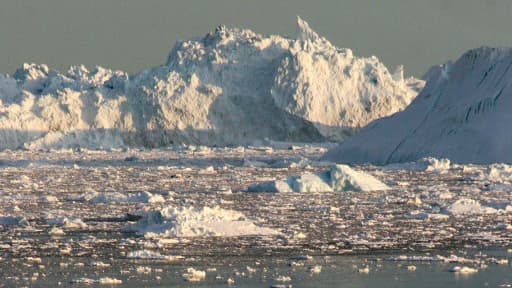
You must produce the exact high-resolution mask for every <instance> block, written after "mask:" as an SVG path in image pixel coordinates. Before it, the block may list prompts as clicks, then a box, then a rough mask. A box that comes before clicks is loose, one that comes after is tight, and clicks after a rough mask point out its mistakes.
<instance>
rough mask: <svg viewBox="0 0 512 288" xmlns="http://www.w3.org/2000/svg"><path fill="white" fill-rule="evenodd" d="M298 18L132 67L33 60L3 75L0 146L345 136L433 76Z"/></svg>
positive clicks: (210, 39) (222, 33)
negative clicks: (281, 30)
mask: <svg viewBox="0 0 512 288" xmlns="http://www.w3.org/2000/svg"><path fill="white" fill-rule="evenodd" d="M297 26H298V29H297V35H296V37H294V38H287V37H283V36H279V35H261V34H257V33H255V32H253V31H250V30H246V29H238V28H226V27H224V26H219V27H218V28H217V29H216V30H215V31H213V32H210V33H208V34H207V35H206V36H205V37H202V38H192V39H188V40H183V41H178V42H177V43H176V44H175V46H174V48H173V49H172V50H171V52H170V54H169V57H168V60H167V62H166V63H165V64H163V65H160V66H157V67H154V68H150V69H147V70H144V71H141V72H139V73H135V74H130V75H129V74H127V73H125V72H122V71H114V70H109V69H105V68H101V67H95V68H94V69H91V70H89V69H87V68H86V67H84V66H73V67H70V68H69V70H68V71H67V72H66V73H60V72H58V71H56V70H52V69H50V68H49V67H48V66H46V65H37V64H23V65H22V67H20V68H19V69H18V70H17V71H16V72H15V73H14V74H13V75H12V76H8V75H6V76H4V75H0V149H18V148H26V149H30V150H39V149H68V148H79V147H80V148H89V149H110V148H124V147H127V146H129V147H140V146H145V147H159V146H166V145H169V144H178V143H195V144H203V145H209V146H213V145H218V146H219V145H235V144H251V143H254V142H255V141H262V140H265V139H269V140H276V141H296V142H320V141H325V140H336V141H340V140H343V139H344V138H346V137H347V136H348V135H351V134H352V133H354V132H355V131H357V130H358V129H359V128H360V127H363V126H364V125H366V124H367V123H368V122H370V121H372V120H375V119H377V118H380V117H383V116H387V115H390V114H392V113H394V112H397V111H400V110H402V109H403V108H405V107H406V106H407V105H408V104H409V103H410V102H411V100H412V99H413V98H414V97H415V96H416V95H417V93H418V92H419V90H420V89H421V88H422V87H423V81H421V80H417V79H412V78H411V79H404V78H403V68H402V67H399V68H398V69H397V72H396V73H393V74H392V73H390V72H389V71H388V69H387V68H386V67H385V66H384V65H383V64H382V63H381V62H380V61H379V60H378V59H377V58H376V57H374V56H372V57H369V58H358V57H355V56H354V55H353V53H352V51H351V50H349V49H341V48H337V47H335V46H334V45H332V44H331V43H330V42H329V41H328V40H327V39H325V38H323V37H321V36H319V35H318V34H317V33H316V32H315V31H313V30H312V29H311V28H310V27H309V25H308V24H307V23H306V22H305V21H304V20H302V19H300V18H299V19H298V24H297Z"/></svg>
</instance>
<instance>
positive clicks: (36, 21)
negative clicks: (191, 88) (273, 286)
mask: <svg viewBox="0 0 512 288" xmlns="http://www.w3.org/2000/svg"><path fill="white" fill-rule="evenodd" d="M297 15H300V16H301V17H302V18H304V19H305V20H307V21H308V22H309V23H310V25H311V27H312V28H313V29H315V30H316V31H317V32H318V33H319V34H321V35H322V36H325V37H326V38H327V39H329V40H330V41H331V42H333V43H334V44H335V45H337V46H339V47H347V48H351V49H353V50H354V54H355V55H359V56H370V55H376V56H377V57H379V58H380V59H381V60H382V61H383V62H384V63H385V64H386V65H387V66H388V67H389V68H390V69H391V70H393V69H394V67H395V66H396V65H398V64H404V65H405V69H406V73H407V74H413V75H415V76H421V75H422V74H423V73H424V72H425V71H426V70H427V69H428V67H430V66H431V65H433V64H440V63H443V62H445V61H446V60H448V59H452V58H456V57H458V56H459V55H460V54H461V53H463V52H464V51H466V50H468V49H471V48H475V47H479V46H482V45H488V46H512V0H316V1H313V0H251V1H248V0H0V73H9V74H12V73H13V72H14V70H15V69H16V68H17V67H19V66H20V65H21V64H22V63H23V62H35V63H45V64H48V65H50V66H51V67H53V68H57V69H61V70H63V69H66V68H67V67H68V66H70V65H74V64H85V65H86V66H88V67H94V66H96V65H101V66H105V67H108V68H114V69H121V70H125V71H128V72H135V71H138V70H140V69H144V68H147V67H151V66H154V65H159V64H162V63H164V62H165V60H166V58H167V54H168V52H169V51H170V49H171V47H172V46H173V44H174V42H175V41H176V40H177V39H183V38H189V37H194V36H202V35H204V34H206V33H207V32H209V31H210V30H213V29H214V28H215V26H217V25H218V24H226V25H227V26H229V27H235V26H236V27H243V28H250V29H253V30H255V31H256V32H259V33H264V34H286V35H294V32H295V21H296V20H295V19H296V16H297Z"/></svg>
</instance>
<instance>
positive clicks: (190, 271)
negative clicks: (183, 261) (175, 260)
mask: <svg viewBox="0 0 512 288" xmlns="http://www.w3.org/2000/svg"><path fill="white" fill-rule="evenodd" d="M182 276H183V278H185V280H187V281H189V282H199V281H203V280H204V279H205V278H206V272H205V271H201V270H196V269H194V268H187V271H186V272H185V273H183V275H182Z"/></svg>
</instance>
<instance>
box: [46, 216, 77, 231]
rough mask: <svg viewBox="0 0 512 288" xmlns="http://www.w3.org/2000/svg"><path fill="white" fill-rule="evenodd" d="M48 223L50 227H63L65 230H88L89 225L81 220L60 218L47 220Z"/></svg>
mask: <svg viewBox="0 0 512 288" xmlns="http://www.w3.org/2000/svg"><path fill="white" fill-rule="evenodd" d="M46 223H48V224H50V225H61V226H62V227H63V228H66V229H86V228H87V224H85V223H84V221H82V219H80V218H73V217H70V218H68V217H58V218H52V219H47V220H46Z"/></svg>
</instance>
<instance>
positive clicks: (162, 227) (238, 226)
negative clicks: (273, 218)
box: [125, 207, 279, 238]
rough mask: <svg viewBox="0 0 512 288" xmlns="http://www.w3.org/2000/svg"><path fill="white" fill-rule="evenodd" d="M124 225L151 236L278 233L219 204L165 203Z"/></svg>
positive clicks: (219, 235) (131, 229)
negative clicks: (189, 204) (186, 205)
mask: <svg viewBox="0 0 512 288" xmlns="http://www.w3.org/2000/svg"><path fill="white" fill-rule="evenodd" d="M125 229H126V230H127V231H135V232H137V233H139V234H143V235H144V236H146V237H155V238H158V237H171V238H172V237H204V236H217V237H237V236H248V235H277V234H279V232H278V231H276V230H274V229H270V228H264V227H259V226H256V225H255V224H254V223H253V222H252V221H250V220H248V219H246V217H245V216H244V215H243V214H242V213H240V212H237V211H233V210H226V209H222V208H219V207H213V208H210V207H201V208H200V207H189V208H174V207H168V208H164V209H161V210H157V211H151V212H149V213H147V214H146V215H144V216H143V218H142V219H140V220H139V221H138V222H137V223H136V224H133V225H130V226H128V227H126V228H125Z"/></svg>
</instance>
